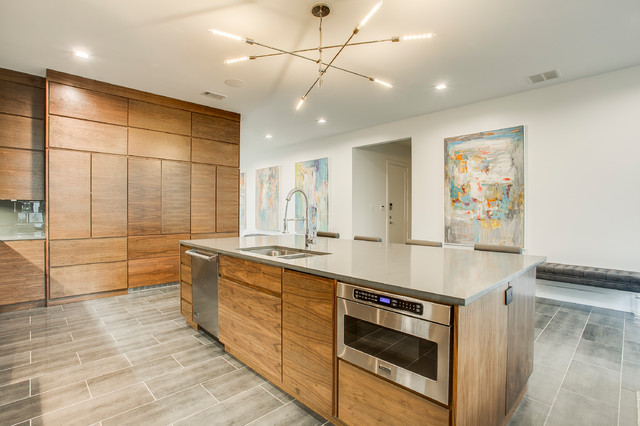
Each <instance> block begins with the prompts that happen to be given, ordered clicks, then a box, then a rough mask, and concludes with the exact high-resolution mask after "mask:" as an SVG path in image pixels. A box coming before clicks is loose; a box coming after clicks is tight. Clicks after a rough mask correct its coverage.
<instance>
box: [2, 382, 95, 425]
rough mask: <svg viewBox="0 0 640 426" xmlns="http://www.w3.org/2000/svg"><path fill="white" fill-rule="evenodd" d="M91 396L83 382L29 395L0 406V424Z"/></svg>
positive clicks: (61, 406) (43, 412) (15, 421)
mask: <svg viewBox="0 0 640 426" xmlns="http://www.w3.org/2000/svg"><path fill="white" fill-rule="evenodd" d="M90 398H91V395H89V390H88V389H87V386H86V384H85V383H84V382H80V383H75V384H73V385H69V386H65V387H63V388H60V389H56V390H53V391H51V392H45V393H42V394H40V395H36V396H31V397H28V398H24V399H21V400H19V401H15V402H12V403H10V404H6V405H3V406H2V407H0V424H3V425H12V424H14V423H18V422H22V421H25V420H29V419H30V418H32V417H36V416H40V415H42V414H45V413H48V412H51V411H54V410H57V409H60V408H63V407H67V406H69V405H73V404H76V403H78V402H81V401H86V400H88V399H90Z"/></svg>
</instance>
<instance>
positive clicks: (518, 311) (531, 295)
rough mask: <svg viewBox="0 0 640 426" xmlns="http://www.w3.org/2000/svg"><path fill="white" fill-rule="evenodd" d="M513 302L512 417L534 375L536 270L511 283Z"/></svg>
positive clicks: (510, 351)
mask: <svg viewBox="0 0 640 426" xmlns="http://www.w3.org/2000/svg"><path fill="white" fill-rule="evenodd" d="M509 284H510V285H511V287H512V288H513V300H512V301H511V303H510V304H509V306H508V308H509V314H508V315H509V325H508V327H507V333H508V334H507V405H506V407H505V412H506V413H507V414H509V412H510V411H511V409H512V408H513V405H514V404H515V403H516V402H518V400H519V397H520V394H521V393H522V391H523V390H524V388H525V386H526V385H527V382H528V381H529V376H530V375H531V373H532V372H533V340H534V339H533V336H534V325H535V303H536V270H535V268H533V269H531V270H529V271H527V272H525V273H524V274H522V275H520V276H519V277H518V278H516V279H515V280H513V281H511V282H510V283H509Z"/></svg>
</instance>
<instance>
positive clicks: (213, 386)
mask: <svg viewBox="0 0 640 426" xmlns="http://www.w3.org/2000/svg"><path fill="white" fill-rule="evenodd" d="M264 382H265V380H264V379H263V378H262V377H261V376H259V375H258V374H256V373H254V372H253V371H251V370H249V369H248V368H241V369H240V370H233V371H231V372H229V373H226V374H223V375H221V376H219V377H216V378H214V379H211V380H208V381H206V382H204V383H202V386H204V388H205V389H206V390H208V391H209V393H211V395H213V396H214V397H215V398H216V399H217V400H218V401H224V400H225V399H229V398H231V397H234V396H236V395H237V394H239V393H242V392H244V391H246V390H247V389H251V388H253V387H255V386H259V385H261V384H262V383H264Z"/></svg>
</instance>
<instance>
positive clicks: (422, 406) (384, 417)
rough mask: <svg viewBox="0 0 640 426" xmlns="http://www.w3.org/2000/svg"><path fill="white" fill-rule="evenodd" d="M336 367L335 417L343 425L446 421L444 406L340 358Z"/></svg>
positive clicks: (401, 425)
mask: <svg viewBox="0 0 640 426" xmlns="http://www.w3.org/2000/svg"><path fill="white" fill-rule="evenodd" d="M338 370H339V378H338V395H339V400H338V418H339V419H340V420H342V421H343V422H344V423H345V424H347V425H372V424H384V425H398V426H407V425H430V426H431V425H433V426H438V425H442V426H446V425H449V410H447V409H446V408H443V407H441V406H439V405H437V404H435V403H433V402H431V401H428V400H426V399H424V398H421V397H419V396H417V395H415V394H414V393H412V392H409V391H407V390H405V389H403V388H401V387H399V386H396V385H393V384H391V383H389V382H387V381H385V380H382V379H380V378H378V377H376V376H374V375H373V374H370V373H368V372H366V371H363V370H360V369H359V368H357V367H354V366H352V365H351V364H349V363H347V362H344V361H342V360H340V361H339V363H338ZM484 424H485V423H481V422H480V423H476V425H484Z"/></svg>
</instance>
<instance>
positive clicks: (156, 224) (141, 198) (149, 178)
mask: <svg viewBox="0 0 640 426" xmlns="http://www.w3.org/2000/svg"><path fill="white" fill-rule="evenodd" d="M161 164H162V163H161V162H160V160H155V159H151V158H135V157H129V209H128V217H129V235H149V234H161V233H162V167H161Z"/></svg>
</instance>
